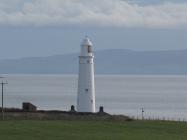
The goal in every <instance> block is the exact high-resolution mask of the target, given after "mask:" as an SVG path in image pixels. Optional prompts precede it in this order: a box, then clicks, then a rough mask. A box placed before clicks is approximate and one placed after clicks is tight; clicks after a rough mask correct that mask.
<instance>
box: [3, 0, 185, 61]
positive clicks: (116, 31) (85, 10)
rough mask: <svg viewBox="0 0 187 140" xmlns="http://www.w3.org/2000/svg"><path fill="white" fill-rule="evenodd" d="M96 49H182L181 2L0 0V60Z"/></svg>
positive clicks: (171, 0) (183, 46) (181, 0)
mask: <svg viewBox="0 0 187 140" xmlns="http://www.w3.org/2000/svg"><path fill="white" fill-rule="evenodd" d="M85 35H88V36H89V37H90V38H91V40H92V41H93V44H94V48H95V49H96V50H101V49H111V48H114V49H115V48H124V49H132V50H140V51H145V50H171V49H172V50H179V49H187V2H186V0H92V1H88V0H0V42H1V45H0V48H1V51H0V59H6V58H21V57H30V56H33V57H34V56H49V55H55V54H66V53H72V52H79V49H80V47H79V45H80V42H81V40H82V38H83V37H84V36H85Z"/></svg>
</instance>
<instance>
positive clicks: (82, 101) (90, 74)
mask: <svg viewBox="0 0 187 140" xmlns="http://www.w3.org/2000/svg"><path fill="white" fill-rule="evenodd" d="M77 111H78V112H95V82H94V55H93V52H92V43H91V41H90V40H89V38H88V37H86V38H85V39H83V41H82V43H81V53H80V56H79V79H78V97H77Z"/></svg>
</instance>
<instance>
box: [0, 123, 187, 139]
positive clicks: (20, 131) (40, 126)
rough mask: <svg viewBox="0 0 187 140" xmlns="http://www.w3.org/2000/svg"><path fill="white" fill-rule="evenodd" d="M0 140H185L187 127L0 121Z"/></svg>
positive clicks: (175, 125) (168, 124)
mask: <svg viewBox="0 0 187 140" xmlns="http://www.w3.org/2000/svg"><path fill="white" fill-rule="evenodd" d="M0 140H187V123H182V122H160V121H130V122H107V121H0Z"/></svg>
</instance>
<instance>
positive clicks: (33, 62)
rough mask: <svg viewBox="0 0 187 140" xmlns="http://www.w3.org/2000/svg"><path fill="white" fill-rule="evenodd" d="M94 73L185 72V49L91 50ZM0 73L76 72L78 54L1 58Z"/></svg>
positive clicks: (186, 70)
mask: <svg viewBox="0 0 187 140" xmlns="http://www.w3.org/2000/svg"><path fill="white" fill-rule="evenodd" d="M95 65H96V66H95V69H96V73H97V74H187V50H178V51H131V50H123V49H113V50H102V51H96V52H95ZM0 73H1V74H3V73H9V74H10V73H11V74H12V73H14V74H76V73H78V54H67V55H55V56H49V57H34V58H22V59H15V60H1V61H0Z"/></svg>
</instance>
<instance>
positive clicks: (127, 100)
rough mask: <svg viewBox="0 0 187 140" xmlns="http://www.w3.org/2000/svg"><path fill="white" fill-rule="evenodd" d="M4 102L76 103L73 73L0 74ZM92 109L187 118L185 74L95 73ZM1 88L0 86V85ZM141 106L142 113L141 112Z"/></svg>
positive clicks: (58, 106)
mask: <svg viewBox="0 0 187 140" xmlns="http://www.w3.org/2000/svg"><path fill="white" fill-rule="evenodd" d="M1 77H4V78H1V79H0V80H3V81H4V82H8V84H6V85H4V106H5V107H13V108H21V107H22V102H31V103H33V104H34V105H36V106H37V108H38V109H39V110H64V111H68V110H70V106H71V105H75V106H76V99H77V85H78V76H77V75H9V74H4V75H1ZM95 84H96V109H97V111H98V110H99V107H100V106H103V107H104V111H105V112H108V113H110V114H116V115H128V116H131V117H135V118H141V117H142V115H143V117H144V118H153V119H154V118H155V119H156V118H161V119H162V118H163V119H173V120H178V119H180V120H187V75H96V76H95ZM0 89H1V88H0ZM142 108H143V110H144V111H143V114H142Z"/></svg>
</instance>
